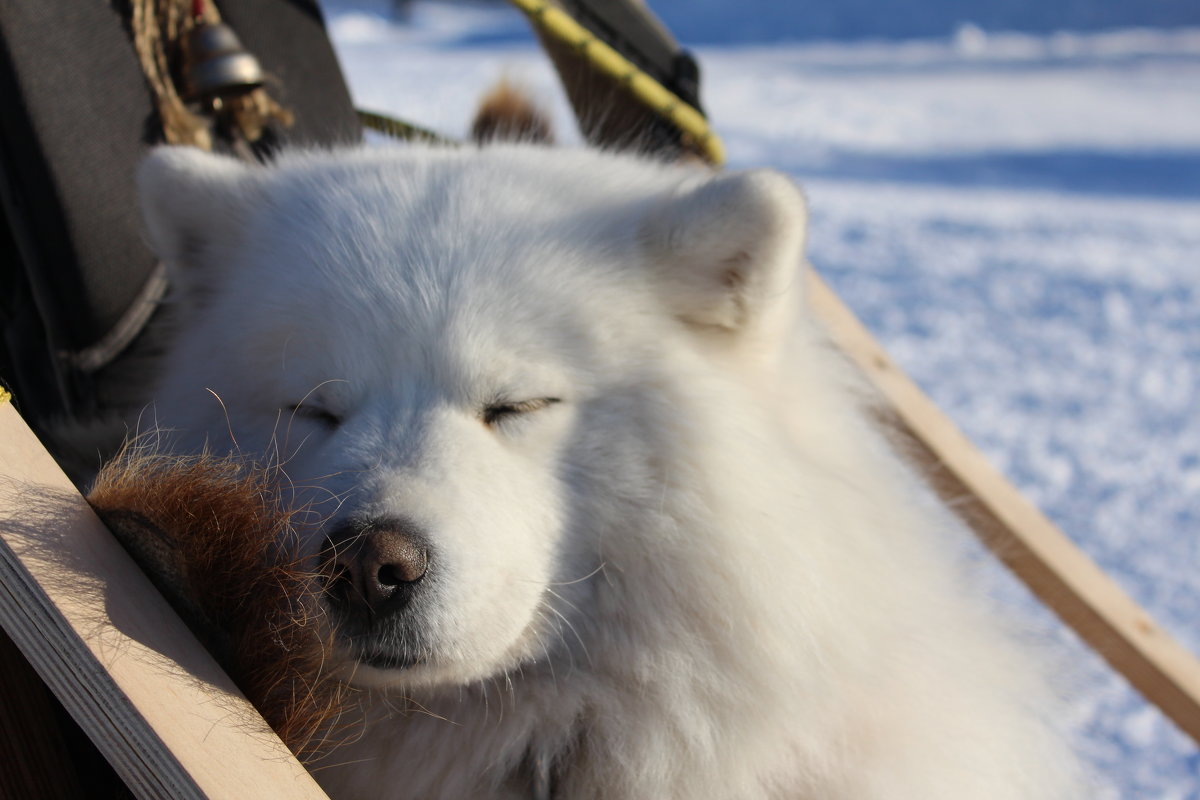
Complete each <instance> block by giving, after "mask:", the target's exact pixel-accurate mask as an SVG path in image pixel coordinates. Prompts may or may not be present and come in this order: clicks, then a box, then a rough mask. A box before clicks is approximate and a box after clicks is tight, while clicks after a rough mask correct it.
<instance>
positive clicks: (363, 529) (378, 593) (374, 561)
mask: <svg viewBox="0 0 1200 800" xmlns="http://www.w3.org/2000/svg"><path fill="white" fill-rule="evenodd" d="M428 569H429V547H428V545H427V543H426V542H425V539H424V537H422V536H421V535H420V533H419V532H418V531H417V529H416V528H415V527H414V526H412V525H410V524H408V523H405V522H400V521H396V520H385V521H372V522H369V523H365V524H364V523H356V522H351V523H348V524H346V525H343V526H341V527H339V528H338V529H336V530H335V531H333V533H331V534H330V535H329V537H328V538H327V539H326V540H325V548H324V550H323V551H322V553H321V573H322V575H323V576H324V577H325V580H326V593H327V595H328V597H329V601H330V602H331V603H332V604H333V605H334V607H336V608H338V609H339V610H340V611H342V612H343V613H349V614H350V615H351V616H358V615H359V614H361V613H362V612H367V613H368V615H369V616H372V617H384V616H387V615H389V614H394V613H396V612H397V611H399V610H400V609H402V608H404V607H405V606H406V605H408V602H409V600H411V599H412V595H413V587H414V586H415V585H416V584H417V582H419V581H420V580H421V579H422V578H424V577H425V573H426V571H427V570H428Z"/></svg>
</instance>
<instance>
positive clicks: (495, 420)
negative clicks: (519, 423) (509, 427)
mask: <svg viewBox="0 0 1200 800" xmlns="http://www.w3.org/2000/svg"><path fill="white" fill-rule="evenodd" d="M561 402H562V400H561V399H560V398H557V397H538V398H535V399H533V400H522V401H520V402H512V401H508V400H500V401H497V402H494V403H490V404H489V405H487V406H485V407H484V409H483V413H482V414H481V415H480V419H482V420H483V424H484V425H487V426H488V427H489V428H494V427H496V426H497V425H498V424H500V423H501V422H503V421H505V420H507V419H512V418H514V417H519V416H521V415H523V414H531V413H533V412H534V411H541V410H542V409H544V408H547V407H549V406H552V405H554V404H555V403H561Z"/></svg>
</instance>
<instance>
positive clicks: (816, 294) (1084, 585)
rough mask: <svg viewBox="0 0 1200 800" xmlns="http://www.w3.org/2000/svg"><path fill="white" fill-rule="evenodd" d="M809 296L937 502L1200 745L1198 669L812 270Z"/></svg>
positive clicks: (1198, 666) (1199, 672) (1187, 655)
mask: <svg viewBox="0 0 1200 800" xmlns="http://www.w3.org/2000/svg"><path fill="white" fill-rule="evenodd" d="M809 275H810V276H811V278H810V281H809V286H808V287H807V289H808V297H809V302H810V304H811V306H812V309H813V311H814V312H815V313H816V314H817V315H818V317H819V318H820V319H821V320H822V321H823V322H824V323H825V326H826V327H827V328H828V330H829V332H830V334H831V335H832V336H833V338H834V341H835V342H836V343H837V345H838V346H839V348H841V350H842V351H843V352H845V353H846V355H848V356H849V357H850V358H851V359H852V360H853V361H854V362H855V363H856V364H857V365H858V366H859V368H860V369H862V371H863V372H864V373H865V374H866V376H867V377H868V378H869V379H870V380H871V382H872V383H873V384H874V386H875V387H876V389H878V390H879V392H880V394H881V395H882V397H883V399H884V400H885V401H886V402H887V404H888V405H889V406H890V411H891V412H893V413H894V415H895V418H894V420H892V421H893V422H894V423H895V426H896V429H897V431H898V432H899V433H900V434H901V436H902V437H903V438H904V439H905V440H906V441H905V443H904V444H905V445H906V448H905V449H906V450H907V451H908V452H909V454H910V455H912V456H915V457H916V458H917V460H918V461H919V462H920V465H921V467H922V469H923V470H924V471H925V474H926V476H927V478H928V479H929V481H930V483H931V484H932V485H933V487H934V488H935V489H936V490H937V492H938V495H939V496H940V497H941V498H942V500H943V502H945V503H946V504H947V505H948V506H949V507H950V508H952V509H954V510H955V511H956V512H957V513H958V514H959V516H961V517H962V519H963V520H964V521H965V522H966V523H967V524H968V525H969V526H970V527H971V528H972V530H974V532H975V534H976V535H977V536H978V537H979V538H980V540H982V541H983V543H984V544H985V545H987V547H988V548H989V549H990V550H991V551H992V553H994V554H995V555H996V556H997V557H998V558H999V559H1000V560H1001V561H1003V562H1004V563H1005V564H1006V565H1007V566H1008V567H1009V569H1011V570H1012V571H1013V573H1014V574H1015V575H1016V576H1017V577H1018V578H1020V579H1021V581H1023V582H1024V583H1025V585H1026V586H1028V587H1029V588H1030V590H1032V591H1033V593H1034V594H1036V595H1037V597H1038V598H1039V599H1040V600H1041V601H1042V603H1044V604H1045V605H1046V606H1048V607H1049V608H1050V609H1052V610H1053V611H1054V613H1056V614H1057V615H1058V616H1059V617H1060V618H1061V619H1062V621H1063V622H1065V623H1066V624H1067V625H1068V626H1070V627H1071V628H1072V629H1073V630H1074V631H1075V632H1076V633H1077V634H1079V636H1080V637H1081V638H1082V639H1083V640H1084V641H1085V642H1087V643H1088V644H1089V645H1090V646H1091V647H1092V649H1094V650H1095V651H1096V652H1098V653H1099V654H1100V655H1101V656H1103V657H1104V659H1105V660H1106V661H1108V663H1109V665H1111V666H1112V668H1113V669H1115V670H1116V671H1117V672H1119V673H1121V674H1122V675H1124V676H1125V678H1126V680H1128V681H1129V682H1130V683H1131V684H1132V685H1133V686H1134V688H1136V689H1137V690H1138V691H1139V692H1141V693H1142V695H1143V696H1144V697H1145V698H1146V699H1147V700H1148V701H1150V702H1151V703H1153V704H1154V705H1156V706H1158V708H1159V709H1161V710H1162V712H1163V713H1164V714H1166V715H1167V717H1169V718H1170V719H1171V720H1172V721H1174V722H1175V724H1176V725H1178V726H1179V727H1180V728H1181V729H1182V730H1183V731H1184V732H1185V733H1187V734H1188V735H1189V736H1191V737H1192V739H1194V740H1195V741H1196V742H1197V743H1200V660H1197V659H1196V657H1195V656H1193V655H1192V654H1191V653H1189V652H1188V651H1187V650H1186V649H1184V648H1183V647H1182V646H1181V645H1179V644H1178V643H1177V642H1176V641H1175V640H1173V639H1172V638H1171V637H1170V636H1169V635H1168V634H1167V633H1166V632H1164V631H1163V630H1162V629H1161V628H1159V627H1158V625H1157V624H1155V622H1154V621H1153V620H1152V619H1151V618H1150V616H1149V614H1147V613H1146V612H1145V611H1144V610H1142V608H1141V607H1139V606H1138V605H1137V603H1135V602H1134V601H1133V600H1132V599H1131V598H1130V597H1129V595H1127V594H1126V593H1125V592H1124V591H1122V589H1121V588H1120V587H1119V586H1117V584H1116V583H1115V582H1114V581H1113V580H1112V578H1110V577H1108V575H1106V574H1105V573H1104V571H1103V570H1101V569H1100V568H1099V567H1098V566H1096V564H1095V562H1093V561H1092V560H1091V559H1090V558H1088V556H1087V555H1085V554H1084V552H1083V551H1082V550H1080V549H1079V548H1078V547H1076V546H1075V545H1074V544H1073V543H1072V542H1071V540H1070V539H1068V538H1067V537H1066V536H1065V535H1064V534H1063V533H1062V531H1060V530H1059V529H1058V528H1057V527H1056V526H1055V525H1054V523H1052V522H1051V521H1050V520H1048V519H1047V518H1046V517H1045V515H1043V514H1042V513H1041V512H1040V511H1038V509H1037V508H1035V507H1034V506H1033V505H1032V504H1031V503H1030V502H1029V501H1028V500H1026V499H1025V498H1024V497H1023V496H1022V495H1021V493H1020V492H1018V491H1017V489H1016V488H1015V487H1014V486H1013V485H1012V484H1011V483H1009V482H1008V481H1007V480H1006V479H1005V478H1004V477H1003V476H1002V475H1001V474H1000V473H999V472H997V471H996V470H995V468H993V467H992V466H991V465H990V464H989V463H988V462H987V460H986V459H985V458H984V457H983V454H982V453H980V452H979V450H978V449H976V448H975V446H974V445H973V444H971V442H970V440H969V439H967V437H966V436H965V435H963V433H962V432H961V431H960V430H959V429H958V428H957V427H956V426H955V425H954V423H953V422H951V421H950V420H949V419H948V418H947V417H946V415H945V414H943V413H942V412H941V411H940V410H939V409H938V407H937V406H936V405H934V403H933V401H932V400H930V399H929V398H928V397H927V396H926V395H925V394H924V393H923V392H922V391H921V390H920V389H919V388H918V387H917V385H916V384H915V383H913V381H912V380H911V379H910V378H909V377H908V376H907V375H905V374H904V372H903V371H901V370H900V369H899V368H898V367H896V366H895V365H894V364H893V363H892V362H891V360H890V359H889V358H888V356H887V354H886V353H885V352H884V351H883V348H882V347H880V345H879V343H878V342H876V341H875V339H874V337H872V336H871V334H870V333H869V332H868V331H867V329H866V328H865V327H863V325H862V323H861V322H859V320H858V319H857V318H856V317H855V316H854V314H853V312H851V311H850V309H848V308H847V307H846V306H845V305H844V304H843V303H842V301H841V299H839V298H838V296H837V295H836V294H834V292H833V290H832V289H830V288H829V286H828V285H827V284H826V283H825V282H824V281H823V280H822V279H821V278H820V277H818V276H817V275H816V273H815V272H812V271H811V270H810V271H809Z"/></svg>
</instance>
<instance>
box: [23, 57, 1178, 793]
mask: <svg viewBox="0 0 1200 800" xmlns="http://www.w3.org/2000/svg"><path fill="white" fill-rule="evenodd" d="M557 48H558V49H557V51H556V50H555V46H551V48H550V49H551V51H552V52H554V54H555V58H556V61H557V63H558V66H559V69H560V71H562V72H563V73H564V74H566V75H569V74H571V73H572V71H573V70H580V69H583V67H582V66H581V65H580V64H579V63H578V62H577V61H573V60H572V59H574V58H576V55H575V54H574V51H572V49H571V48H569V47H567V48H564V47H562V46H561V44H560V45H558V46H557ZM569 83H570V81H568V84H569ZM606 91H610V92H612V97H615V98H617V101H618V102H620V99H619V98H620V97H621V95H620V94H619V92H615V91H613V90H611V89H610V90H606ZM588 95H589V93H588V92H583V93H582V94H577V95H573V98H572V99H573V100H574V101H576V102H584V101H587V98H588ZM593 97H594V95H593ZM639 113H642V112H641V111H639V110H637V109H633V110H631V111H630V114H632V115H634V116H636V115H637V114H639ZM609 135H611V134H607V133H605V132H604V131H599V130H598V131H594V132H593V135H592V138H593V140H594V141H599V142H603V141H604V140H605V137H606V136H609ZM809 296H810V298H811V299H810V302H811V304H812V310H813V312H814V313H815V314H816V315H817V316H818V317H819V318H820V319H822V320H823V322H824V323H825V325H826V326H827V327H828V329H829V331H830V332H831V334H832V335H833V338H834V340H835V341H836V342H837V344H838V345H839V346H840V347H841V349H842V350H843V351H844V352H845V353H846V355H847V356H848V357H849V358H850V359H851V360H852V361H853V362H854V363H856V364H857V365H858V366H859V368H861V370H862V371H863V372H864V374H865V375H866V376H867V377H868V378H869V379H870V381H871V383H872V384H873V385H874V386H875V387H876V388H877V389H878V391H879V394H880V397H881V398H882V399H883V401H884V408H885V409H886V411H887V413H888V415H889V419H888V420H887V421H888V422H889V423H890V424H892V425H893V426H894V427H895V429H896V432H897V433H898V435H899V436H900V437H901V438H902V440H903V443H904V446H905V447H906V449H908V450H909V451H910V452H911V453H912V454H913V455H914V456H915V457H916V458H917V460H918V461H919V463H920V466H921V467H922V469H923V470H924V472H925V474H926V475H927V477H928V479H929V481H930V483H931V485H933V486H934V487H935V488H936V489H937V491H938V492H939V494H940V495H941V496H942V498H943V499H944V500H945V501H946V502H947V503H948V504H949V505H950V506H951V507H952V508H954V509H955V510H956V511H957V512H958V513H959V514H960V515H961V516H962V517H963V519H964V521H965V522H966V523H967V524H968V525H969V526H970V527H971V528H972V530H974V532H975V533H976V535H977V536H979V538H980V539H981V540H982V541H983V542H984V543H985V544H986V545H987V546H988V547H989V548H990V549H991V550H992V552H994V553H995V554H996V555H997V557H999V558H1000V559H1001V560H1002V561H1003V562H1004V563H1005V564H1006V565H1008V566H1009V567H1010V568H1011V569H1012V571H1013V572H1014V574H1016V575H1017V577H1019V578H1020V579H1021V580H1022V581H1024V582H1025V583H1026V585H1028V586H1029V587H1030V589H1031V590H1032V591H1034V592H1035V594H1036V595H1037V596H1038V597H1039V598H1040V599H1041V601H1042V602H1043V603H1045V604H1046V605H1047V606H1048V607H1050V608H1051V609H1053V610H1054V611H1055V612H1056V613H1057V614H1058V615H1059V616H1060V617H1061V618H1062V620H1063V621H1064V622H1065V623H1066V624H1067V625H1069V626H1070V627H1071V628H1072V629H1074V630H1075V631H1076V632H1077V633H1078V634H1079V635H1080V636H1081V637H1082V638H1083V639H1084V640H1085V641H1086V642H1088V644H1089V645H1090V646H1091V647H1092V648H1093V649H1095V650H1096V651H1097V652H1098V653H1100V654H1101V655H1102V656H1103V657H1104V658H1106V659H1107V660H1108V662H1109V663H1110V664H1111V665H1112V666H1113V668H1114V669H1116V670H1117V671H1118V672H1120V673H1121V674H1122V675H1124V676H1125V677H1126V679H1127V680H1129V682H1130V683H1131V684H1132V685H1133V686H1135V687H1136V688H1137V689H1138V690H1139V691H1140V692H1141V693H1142V694H1143V695H1144V696H1145V697H1146V698H1147V700H1149V701H1150V702H1151V703H1153V704H1154V705H1156V706H1157V707H1158V708H1159V709H1161V710H1162V711H1163V713H1164V714H1166V715H1167V716H1168V717H1169V718H1170V719H1172V720H1173V721H1174V722H1175V723H1176V724H1177V725H1178V726H1179V727H1180V728H1181V729H1182V730H1184V731H1185V732H1186V733H1188V734H1189V735H1190V736H1191V737H1192V738H1193V739H1195V740H1196V741H1197V742H1200V661H1197V659H1196V658H1195V657H1194V656H1193V655H1191V654H1190V653H1188V652H1187V651H1186V650H1184V649H1183V648H1182V647H1180V646H1179V645H1178V644H1176V643H1175V642H1173V641H1172V640H1171V639H1170V637H1169V636H1167V635H1166V634H1165V633H1164V632H1163V631H1162V630H1161V629H1160V628H1158V626H1157V625H1155V623H1154V622H1153V620H1151V619H1150V617H1149V616H1148V615H1147V614H1146V613H1145V612H1144V611H1143V610H1142V609H1140V608H1139V607H1138V606H1137V605H1136V603H1134V602H1133V601H1132V600H1131V599H1130V598H1129V597H1128V596H1127V595H1126V594H1125V593H1124V592H1123V591H1121V590H1120V589H1119V588H1118V587H1117V585H1116V584H1115V583H1114V582H1113V581H1112V580H1111V579H1110V578H1109V577H1108V576H1107V575H1105V574H1104V573H1103V571H1102V570H1100V569H1099V568H1098V567H1097V566H1096V565H1095V564H1094V563H1093V562H1092V561H1091V560H1090V559H1088V558H1087V556H1086V555H1084V554H1083V553H1082V552H1081V551H1080V550H1079V549H1078V548H1076V547H1075V546H1074V545H1073V544H1072V543H1071V542H1070V541H1069V540H1068V539H1067V538H1066V537H1065V536H1064V535H1063V534H1062V533H1061V532H1060V531H1059V530H1058V529H1057V528H1056V527H1055V526H1054V525H1053V524H1052V523H1050V522H1049V521H1048V520H1047V519H1046V518H1045V517H1044V516H1043V515H1042V514H1041V513H1040V512H1038V511H1037V510H1036V509H1035V508H1034V507H1033V506H1031V505H1030V504H1029V503H1028V502H1027V501H1026V500H1025V499H1024V498H1023V497H1022V496H1021V495H1020V494H1019V492H1017V490H1016V489H1015V488H1013V486H1012V485H1011V484H1010V483H1009V482H1007V481H1006V480H1005V479H1004V478H1003V477H1002V476H1001V475H1000V474H999V473H997V472H996V471H995V470H994V469H992V468H991V467H990V466H989V465H988V464H987V463H986V461H985V460H984V459H983V457H982V456H981V454H980V453H979V452H978V450H977V449H976V448H975V447H973V446H972V445H971V443H970V442H969V441H968V440H967V439H966V438H965V437H964V436H963V435H962V434H961V433H960V432H959V431H958V430H957V428H956V427H955V426H954V425H953V424H952V423H951V422H950V421H949V420H947V419H946V417H945V416H944V415H943V414H942V413H941V412H940V411H939V410H938V409H937V408H936V407H935V406H934V404H933V403H932V402H931V401H930V400H929V399H928V398H927V397H926V396H925V395H924V394H923V393H922V392H921V391H920V390H919V389H918V388H917V387H916V386H915V384H914V383H913V382H912V381H911V380H910V379H909V378H908V377H907V376H905V375H904V373H903V372H902V371H901V370H899V369H898V368H897V367H896V366H895V365H894V364H893V363H892V361H891V360H890V359H889V358H888V357H887V355H886V353H885V352H884V350H883V349H882V348H881V347H880V346H879V344H878V343H877V342H876V341H875V340H874V339H873V337H872V336H871V335H870V334H869V333H868V332H867V331H866V329H865V328H864V327H863V326H862V324H861V323H860V322H859V321H858V320H857V319H856V318H855V317H854V316H853V314H852V313H851V312H850V311H849V310H848V309H847V308H846V307H845V306H844V305H843V304H842V303H841V301H840V300H839V299H838V298H837V297H836V295H834V293H833V292H832V290H830V289H829V287H828V286H827V285H826V284H825V283H824V282H823V281H822V280H821V279H820V278H819V277H817V276H815V275H814V276H812V278H811V285H810V287H809ZM0 624H3V627H4V629H5V631H6V632H7V634H8V636H9V637H10V638H11V640H12V642H14V643H15V645H16V647H17V648H19V650H20V655H19V656H15V654H14V653H13V652H12V651H11V648H9V649H7V650H6V649H5V648H4V647H3V646H0V658H7V662H8V666H9V668H10V669H9V670H6V675H10V674H11V675H16V677H14V678H6V685H5V687H4V689H3V690H2V691H0V746H3V747H4V750H5V752H4V753H0V796H5V797H10V796H11V797H89V796H94V795H93V794H91V793H90V792H89V788H90V787H89V786H88V785H84V784H82V783H81V782H80V781H79V780H78V779H77V778H75V777H73V776H72V775H70V774H69V771H66V770H64V769H63V766H62V765H63V761H62V759H63V758H64V757H68V756H66V755H65V754H68V753H69V752H70V750H69V748H68V747H67V746H66V745H65V744H64V743H63V742H62V741H61V740H59V739H58V738H56V733H55V731H53V730H51V729H49V727H48V726H46V725H45V724H44V715H45V714H46V713H48V712H47V710H46V709H47V707H48V706H47V705H46V704H45V703H44V702H43V701H42V700H41V699H40V694H39V693H44V690H43V688H42V686H41V685H40V683H39V682H38V679H36V678H35V679H32V680H26V682H25V683H22V682H21V678H20V672H19V671H20V668H21V667H23V663H22V661H21V659H24V660H27V661H28V663H29V664H31V665H32V666H33V668H34V669H35V670H36V673H37V676H40V681H44V683H45V685H46V686H48V687H49V688H50V689H51V690H52V691H53V692H54V694H55V696H57V698H58V699H59V701H60V702H61V703H62V704H63V706H64V707H65V708H66V709H67V710H68V711H69V712H70V714H71V716H72V717H73V718H74V720H75V721H76V723H77V724H78V725H79V726H80V727H81V728H82V729H83V730H84V732H85V733H86V734H87V735H88V737H89V738H90V739H91V740H92V742H94V743H95V745H96V746H97V747H98V748H99V750H100V751H101V753H102V754H103V756H104V758H105V759H106V760H107V761H108V763H109V764H111V765H112V768H113V769H114V770H115V771H116V773H117V775H118V776H119V777H120V779H121V781H122V782H123V783H124V784H125V786H127V787H128V789H129V790H130V791H132V792H133V794H134V795H136V796H137V797H139V798H244V797H256V798H258V797H261V798H273V797H279V798H289V799H293V800H303V799H304V798H310V797H311V798H319V797H324V794H323V793H322V792H321V790H320V789H319V787H317V785H316V783H315V782H314V781H313V780H312V778H311V777H310V776H309V775H308V773H307V772H305V770H304V768H303V767H302V766H301V765H300V764H299V763H298V762H297V761H296V760H295V759H294V758H293V757H292V756H291V754H290V753H289V752H288V751H287V749H286V748H285V747H284V746H283V744H282V742H280V741H279V739H278V738H277V737H275V736H274V734H273V733H272V732H271V731H270V730H269V729H268V728H267V727H266V725H265V723H264V722H263V720H262V718H261V717H260V716H259V715H258V714H257V712H256V711H255V710H254V708H253V707H251V706H250V705H249V704H248V703H247V702H246V701H245V699H244V698H243V697H242V696H241V694H240V693H239V692H238V690H237V688H236V687H235V686H234V685H233V683H232V681H230V680H229V678H228V677H227V676H225V675H224V674H223V673H222V671H221V670H220V668H219V667H218V666H217V665H216V663H215V661H213V659H212V658H211V656H209V654H208V653H207V652H206V651H205V650H204V649H203V648H202V647H201V645H200V644H199V643H198V642H197V641H196V639H195V637H194V636H192V634H191V633H190V632H189V631H188V629H187V628H186V627H185V626H184V625H183V623H182V622H181V621H180V620H179V619H178V618H177V617H176V615H175V614H174V612H173V611H172V610H171V609H170V607H169V606H168V605H167V604H166V602H165V601H164V600H163V598H162V597H161V596H160V595H159V594H158V592H157V591H156V590H155V589H154V588H153V586H152V585H151V584H150V582H149V581H148V580H147V579H146V577H145V576H144V575H142V573H141V572H140V571H139V570H138V569H137V567H136V566H135V565H134V564H133V562H132V560H131V559H130V558H129V557H128V556H127V555H126V553H125V551H124V550H122V549H121V547H120V546H119V545H118V544H117V543H116V542H115V540H114V539H113V538H112V537H111V536H110V535H109V533H108V532H107V530H106V529H105V528H104V527H103V525H102V524H101V523H100V522H99V520H98V519H97V518H96V517H95V515H94V514H93V513H92V511H91V509H90V508H89V507H88V506H87V503H86V501H84V500H83V498H82V497H81V496H80V495H79V494H78V492H77V491H76V490H75V489H74V487H73V486H72V484H71V482H70V481H69V480H68V478H67V477H66V475H65V474H64V473H63V472H62V470H61V469H59V467H58V466H57V465H56V463H55V461H54V459H53V458H52V457H51V455H50V454H49V453H48V452H47V451H46V450H45V449H44V448H43V447H42V446H41V444H40V443H39V442H38V440H37V438H36V437H35V436H34V435H33V433H32V432H31V431H30V429H29V428H28V427H27V426H26V424H25V422H24V421H23V420H22V418H21V417H20V416H19V415H18V413H17V412H16V410H15V409H14V407H13V406H12V404H11V403H10V402H7V398H4V400H0ZM14 656H15V660H14ZM0 663H3V662H2V661H0ZM12 670H17V672H15V673H14V672H12ZM14 752H21V753H22V754H23V755H22V759H24V760H19V759H15V758H13V757H8V756H7V755H6V753H7V754H12V753H14Z"/></svg>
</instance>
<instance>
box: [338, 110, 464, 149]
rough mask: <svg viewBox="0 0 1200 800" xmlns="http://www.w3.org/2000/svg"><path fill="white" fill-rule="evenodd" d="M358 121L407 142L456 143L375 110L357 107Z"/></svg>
mask: <svg viewBox="0 0 1200 800" xmlns="http://www.w3.org/2000/svg"><path fill="white" fill-rule="evenodd" d="M357 111H358V121H359V122H361V123H362V125H363V127H364V128H370V129H371V130H373V131H379V132H380V133H383V134H386V135H388V136H391V137H392V138H393V139H403V140H405V141H409V142H428V143H430V144H444V145H447V146H451V145H457V144H458V142H455V141H454V140H452V139H447V138H446V137H445V136H442V135H441V134H439V133H436V132H434V131H431V130H429V129H428V128H422V127H420V126H419V125H413V124H412V123H411V122H405V121H403V120H399V119H396V118H395V117H389V116H387V115H386V114H380V113H377V112H375V111H367V110H365V109H362V108H360V109H357Z"/></svg>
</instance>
